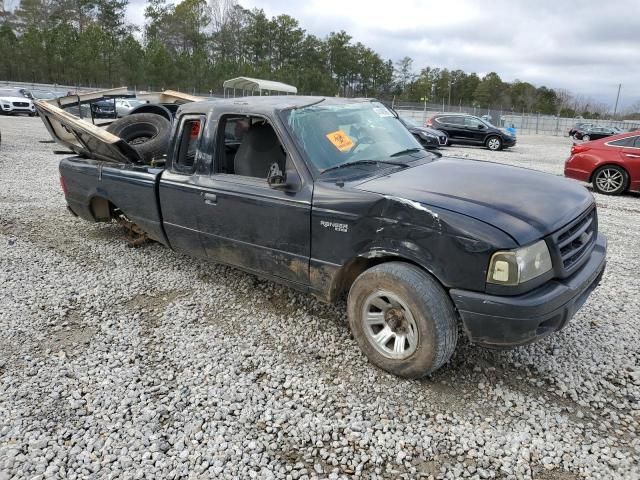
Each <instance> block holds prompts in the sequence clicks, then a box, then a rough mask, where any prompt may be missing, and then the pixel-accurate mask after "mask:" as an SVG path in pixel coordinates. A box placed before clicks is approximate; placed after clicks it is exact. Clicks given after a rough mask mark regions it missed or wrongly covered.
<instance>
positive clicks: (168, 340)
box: [0, 117, 640, 480]
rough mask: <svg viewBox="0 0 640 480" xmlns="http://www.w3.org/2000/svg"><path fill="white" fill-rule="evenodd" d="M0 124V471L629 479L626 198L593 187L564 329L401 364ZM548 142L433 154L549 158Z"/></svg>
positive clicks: (638, 229) (28, 130) (635, 221)
mask: <svg viewBox="0 0 640 480" xmlns="http://www.w3.org/2000/svg"><path fill="white" fill-rule="evenodd" d="M0 130H1V131H2V145H1V146H0V480H5V479H10V478H15V479H42V478H64V479H74V478H216V479H217V478H221V479H226V478H260V479H268V478H286V479H311V478H331V479H335V478H350V477H361V478H371V479H374V478H391V479H398V478H407V479H409V478H411V479H413V478H447V479H454V478H455V479H457V478H473V479H480V478H500V479H511V478H523V479H533V478H536V479H562V480H567V479H576V478H589V479H592V478H593V479H612V478H625V479H631V478H639V477H640V471H639V469H638V464H639V460H640V441H639V440H638V427H639V425H638V422H639V420H640V417H639V411H640V366H639V360H640V355H639V353H638V352H639V348H640V347H639V345H640V334H639V331H640V329H639V326H638V322H639V320H640V295H639V294H638V290H639V289H638V287H639V281H638V272H639V271H640V242H639V241H638V239H639V238H640V217H639V213H640V198H639V197H638V196H624V197H621V198H605V197H601V196H598V197H597V201H598V205H599V208H600V210H599V212H600V228H601V230H602V231H604V233H605V234H606V235H607V236H608V237H609V248H610V250H609V257H608V266H607V272H606V275H605V278H604V280H603V283H602V285H601V286H600V287H599V288H598V289H597V290H596V291H595V292H594V294H593V295H592V296H591V297H590V299H589V301H588V302H587V304H586V305H585V306H584V307H583V309H582V310H581V311H580V312H579V313H578V314H577V315H576V317H574V319H573V320H572V321H571V323H570V324H569V325H568V326H567V328H566V329H565V330H563V331H562V332H560V333H558V334H556V335H553V336H551V337H550V338H548V339H545V340H543V341H541V342H539V343H537V344H534V345H530V346H526V347H521V348H518V349H515V350H512V351H489V350H484V349H480V348H476V347H472V346H469V345H468V344H465V343H463V344H462V345H461V346H459V348H458V350H457V352H456V355H455V357H454V358H453V360H452V362H451V363H450V364H449V365H447V366H446V367H444V368H443V369H442V370H440V371H439V372H437V374H436V375H434V376H433V377H431V378H428V379H425V380H422V381H407V380H400V379H398V378H395V377H393V376H391V375H389V374H386V373H384V372H382V371H380V370H377V369H376V368H374V367H373V366H371V365H370V364H368V363H367V361H366V359H365V358H364V356H363V355H362V354H361V353H360V351H359V350H358V348H357V346H356V343H355V342H354V341H353V340H352V339H351V337H350V335H349V330H348V326H347V324H346V321H345V310H344V305H339V306H337V307H332V306H326V305H323V304H321V303H319V302H317V301H316V300H314V299H313V298H312V297H310V296H306V295H302V294H298V293H296V292H293V291H292V290H289V289H287V288H284V287H281V286H279V285H276V284H274V283H271V282H267V281H263V280H259V279H257V278H255V277H253V276H250V275H246V274H244V273H240V272H238V271H235V270H233V269H229V268H225V267H220V266H216V265H212V264H206V263H202V262H201V261H199V260H193V259H190V258H187V257H185V256H182V255H179V254H176V253H173V252H171V251H169V250H167V249H166V248H164V247H162V246H160V245H158V244H151V245H147V246H144V247H143V248H139V249H130V248H127V247H126V245H125V242H124V241H123V240H122V236H123V233H122V231H121V229H120V227H118V226H116V225H115V224H113V225H104V224H90V223H88V222H84V221H81V220H78V219H75V218H73V217H72V216H71V215H69V214H68V213H67V211H66V210H65V202H64V197H63V195H62V192H61V191H60V187H59V184H58V173H57V163H58V160H59V158H60V157H57V156H55V155H53V154H52V153H51V151H52V150H54V149H55V148H58V147H57V146H54V145H52V144H47V143H39V141H41V140H47V139H48V135H47V133H46V130H45V128H44V126H43V124H42V122H41V121H40V120H39V119H37V118H33V119H32V118H22V117H21V118H7V117H2V118H0ZM568 151H569V141H568V139H566V138H553V137H534V136H531V137H525V136H523V137H521V138H520V139H519V143H518V145H517V146H516V147H515V148H513V149H512V150H508V151H505V152H496V153H491V152H488V151H486V150H482V149H477V148H460V147H456V148H451V149H448V150H447V154H456V155H461V156H468V157H477V158H483V159H491V160H495V161H498V162H505V163H513V164H517V165H524V166H527V167H530V168H535V169H539V170H544V171H548V172H551V173H556V174H560V173H561V172H562V163H563V162H564V159H565V158H566V155H567V154H568Z"/></svg>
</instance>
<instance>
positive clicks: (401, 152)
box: [389, 147, 424, 157]
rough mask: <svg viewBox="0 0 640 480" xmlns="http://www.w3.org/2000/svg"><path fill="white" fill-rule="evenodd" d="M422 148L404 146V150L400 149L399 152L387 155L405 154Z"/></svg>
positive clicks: (419, 150)
mask: <svg viewBox="0 0 640 480" xmlns="http://www.w3.org/2000/svg"><path fill="white" fill-rule="evenodd" d="M422 150H424V148H416V147H414V148H406V149H404V150H400V151H399V152H396V153H394V154H391V155H389V156H390V157H399V156H400V155H406V154H407V153H415V152H421V151H422Z"/></svg>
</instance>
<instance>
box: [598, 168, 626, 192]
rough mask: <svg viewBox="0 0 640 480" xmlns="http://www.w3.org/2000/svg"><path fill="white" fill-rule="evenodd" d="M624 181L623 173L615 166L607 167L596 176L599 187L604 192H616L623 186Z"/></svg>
mask: <svg viewBox="0 0 640 480" xmlns="http://www.w3.org/2000/svg"><path fill="white" fill-rule="evenodd" d="M623 181H624V178H623V176H622V173H620V171H618V170H615V169H613V168H605V169H604V170H602V171H601V172H600V173H599V174H598V178H596V183H597V185H598V188H599V189H600V190H602V191H603V192H615V191H616V190H618V189H620V188H621V187H622V182H623Z"/></svg>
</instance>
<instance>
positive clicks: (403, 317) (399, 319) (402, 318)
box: [362, 290, 419, 360]
mask: <svg viewBox="0 0 640 480" xmlns="http://www.w3.org/2000/svg"><path fill="white" fill-rule="evenodd" d="M362 326H363V330H364V332H365V336H366V337H367V340H368V341H369V343H370V344H371V345H372V346H373V347H374V348H375V349H376V351H377V352H378V353H380V354H381V355H382V356H384V357H386V358H389V359H393V360H404V359H406V358H408V357H410V356H411V355H413V354H414V353H415V351H416V349H417V347H418V339H419V337H418V326H417V324H416V321H415V319H414V317H413V314H412V313H411V310H410V309H409V307H408V306H407V305H406V303H405V302H403V301H402V300H401V299H400V298H399V297H398V296H397V295H395V294H393V293H391V292H389V291H386V290H377V291H375V292H373V293H372V294H371V295H369V296H368V297H367V298H366V299H365V301H364V304H363V307H362Z"/></svg>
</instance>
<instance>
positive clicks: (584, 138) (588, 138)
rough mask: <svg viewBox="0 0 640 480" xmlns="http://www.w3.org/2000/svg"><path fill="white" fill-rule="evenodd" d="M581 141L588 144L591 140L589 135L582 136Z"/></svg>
mask: <svg viewBox="0 0 640 480" xmlns="http://www.w3.org/2000/svg"><path fill="white" fill-rule="evenodd" d="M582 140H584V141H585V142H588V141H589V140H591V137H590V136H589V135H583V136H582Z"/></svg>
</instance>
